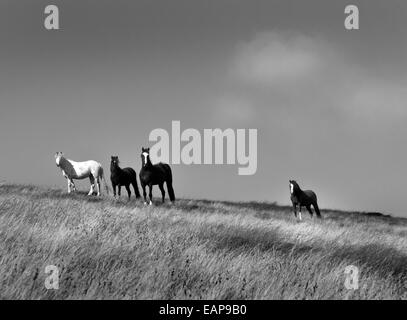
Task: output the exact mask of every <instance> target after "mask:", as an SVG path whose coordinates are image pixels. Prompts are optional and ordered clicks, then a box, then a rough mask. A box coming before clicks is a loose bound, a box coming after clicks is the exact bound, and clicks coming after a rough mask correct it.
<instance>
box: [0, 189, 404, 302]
mask: <svg viewBox="0 0 407 320" xmlns="http://www.w3.org/2000/svg"><path fill="white" fill-rule="evenodd" d="M125 200H126V199H125V197H123V198H122V200H120V201H115V200H113V199H112V198H111V197H105V198H95V197H93V198H89V197H87V196H86V195H84V194H82V193H78V194H74V195H68V194H66V192H65V191H64V190H53V189H45V188H39V187H35V186H19V185H0V253H1V254H0V287H1V290H0V298H9V299H28V298H29V299H40V298H41V299H55V298H58V299H85V298H86V299H107V298H109V299H407V290H406V283H407V270H406V266H407V220H406V219H396V218H391V217H385V216H380V215H378V216H375V215H367V214H362V213H349V212H338V211H336V212H335V211H327V210H323V211H322V214H323V216H324V219H323V220H321V221H319V220H316V219H314V220H311V219H310V218H309V215H308V214H304V215H303V216H304V220H303V222H301V223H298V222H296V221H295V220H294V218H293V215H292V213H291V210H290V208H288V207H281V206H277V205H275V204H270V203H254V202H253V203H232V202H216V201H207V200H179V201H177V203H176V204H175V205H170V204H165V205H160V204H159V201H157V202H156V205H154V206H144V205H143V204H142V202H141V201H135V200H133V201H131V202H127V201H125ZM47 265H56V266H57V267H58V268H59V270H60V283H59V289H58V290H47V289H46V288H45V286H44V280H45V278H46V274H45V272H44V270H45V266H47ZM347 265H355V266H357V267H358V268H359V271H360V278H359V289H358V290H356V291H353V290H347V289H346V288H345V286H344V282H345V274H344V270H345V267H346V266H347Z"/></svg>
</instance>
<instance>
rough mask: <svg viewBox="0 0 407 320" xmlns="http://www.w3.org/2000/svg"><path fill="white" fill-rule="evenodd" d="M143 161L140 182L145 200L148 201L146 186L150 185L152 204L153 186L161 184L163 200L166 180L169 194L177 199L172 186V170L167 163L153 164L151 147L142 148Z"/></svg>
mask: <svg viewBox="0 0 407 320" xmlns="http://www.w3.org/2000/svg"><path fill="white" fill-rule="evenodd" d="M141 162H142V164H143V166H142V168H141V170H140V174H139V177H140V183H141V187H142V188H143V196H144V201H145V203H147V193H146V186H148V187H149V189H150V192H149V197H150V204H152V200H153V186H154V185H157V184H158V186H159V188H160V190H161V195H162V201H163V202H164V199H165V190H164V182H165V183H166V184H167V190H168V195H169V197H170V200H171V201H172V202H174V201H175V194H174V189H173V188H172V172H171V168H170V166H169V165H168V164H166V163H162V162H160V163H157V164H154V165H153V164H152V163H151V160H150V148H142V152H141Z"/></svg>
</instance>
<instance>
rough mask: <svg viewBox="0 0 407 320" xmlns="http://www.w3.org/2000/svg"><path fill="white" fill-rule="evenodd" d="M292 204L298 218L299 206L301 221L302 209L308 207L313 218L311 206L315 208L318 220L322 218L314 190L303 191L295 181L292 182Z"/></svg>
mask: <svg viewBox="0 0 407 320" xmlns="http://www.w3.org/2000/svg"><path fill="white" fill-rule="evenodd" d="M290 193H291V202H292V204H293V209H294V215H295V217H297V205H298V206H299V219H300V220H301V207H306V208H307V210H308V212H309V214H310V215H311V217H312V214H313V212H312V209H311V205H312V206H313V207H314V209H315V212H316V214H317V217H318V218H321V212H320V211H319V208H318V203H317V195H316V194H315V192H314V191H312V190H304V191H303V190H301V188H300V186H299V185H298V183H297V182H296V181H295V180H290Z"/></svg>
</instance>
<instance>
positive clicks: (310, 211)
mask: <svg viewBox="0 0 407 320" xmlns="http://www.w3.org/2000/svg"><path fill="white" fill-rule="evenodd" d="M307 210H308V212H309V214H310V215H311V218H312V215H313V214H314V213H313V212H312V209H311V206H310V205H309V206H307Z"/></svg>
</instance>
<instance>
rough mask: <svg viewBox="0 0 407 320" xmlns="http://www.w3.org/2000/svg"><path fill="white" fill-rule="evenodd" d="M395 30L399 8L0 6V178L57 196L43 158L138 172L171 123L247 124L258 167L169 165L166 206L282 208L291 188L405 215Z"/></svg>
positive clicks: (21, 1) (90, 1)
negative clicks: (354, 16)
mask: <svg viewBox="0 0 407 320" xmlns="http://www.w3.org/2000/svg"><path fill="white" fill-rule="evenodd" d="M350 3H351V4H354V5H357V6H358V8H359V13H360V22H359V23H360V29H359V30H352V31H349V30H346V29H345V27H344V20H345V14H344V8H345V6H346V5H348V4H350ZM49 4H55V5H57V6H58V8H59V14H60V18H59V19H60V30H53V31H49V30H46V29H45V28H44V19H45V14H44V8H45V7H46V5H49ZM406 31H407V2H406V1H404V0H403V1H402V0H389V1H372V0H365V1H356V0H355V1H348V0H347V1H341V0H335V1H326V0H325V1H324V0H318V1H317V0H307V1H300V0H296V1H293V0H284V1H273V0H264V1H263V0H251V1H248V0H245V1H242V0H216V1H215V0H207V1H203V0H200V1H195V0H171V1H164V0H161V1H158V0H136V1H124V0H115V1H104V0H81V1H79V0H71V1H58V0H55V1H53V2H52V3H51V2H49V1H42V0H37V1H29V0H12V1H10V0H2V1H1V2H0V46H1V50H0V150H1V161H0V164H1V166H0V180H1V181H6V182H13V183H30V184H39V185H50V186H60V187H65V186H66V183H65V181H64V179H63V177H62V176H61V173H60V172H59V170H58V168H57V167H56V166H55V161H54V154H55V152H56V151H62V152H64V154H65V155H66V156H67V157H68V158H70V159H73V160H78V161H79V160H89V159H93V160H97V161H99V162H101V163H102V164H103V166H104V167H105V168H106V169H105V171H106V172H107V176H108V175H109V174H108V172H109V169H108V168H109V161H110V156H111V155H117V156H119V158H120V160H121V164H122V166H131V167H133V168H135V169H136V171H137V172H138V171H139V170H140V167H141V158H140V154H141V148H142V147H143V146H144V147H147V146H152V145H153V144H154V143H153V142H150V141H149V133H150V132H151V131H152V130H154V129H156V128H164V129H166V130H168V131H169V132H170V131H171V122H172V121H180V123H181V130H184V129H187V128H195V129H197V130H198V131H200V132H203V129H206V128H213V129H214V128H221V129H226V128H232V129H241V128H245V129H249V128H253V129H257V130H258V142H257V144H258V147H257V148H258V161H257V172H256V174H254V175H250V176H240V175H238V174H237V172H238V170H237V168H238V166H237V165H236V166H233V165H189V166H188V165H184V164H179V165H172V168H173V174H174V188H175V192H176V195H177V196H178V197H186V198H207V199H216V200H218V199H219V200H235V201H251V200H255V201H277V202H278V203H280V204H289V202H290V199H289V197H290V195H289V185H288V180H289V179H295V180H297V181H298V182H299V184H300V186H301V187H302V188H303V189H312V190H314V191H315V192H316V193H317V195H318V199H319V203H320V207H321V208H335V209H343V210H361V211H379V212H384V213H389V214H393V215H396V216H404V217H407V210H405V201H404V196H405V193H406V191H407V189H406V178H407V169H406V165H405V164H406V163H407V148H406V145H407V126H406V122H407V105H406V103H407V77H406V75H407V63H406V58H407V38H406ZM152 161H153V162H154V159H152ZM88 184H89V183H88V181H84V182H80V183H79V184H78V186H79V188H80V189H83V190H85V189H87V188H88V187H89V186H88ZM158 192H159V191H158V189H157V188H156V190H155V194H156V195H158Z"/></svg>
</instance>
